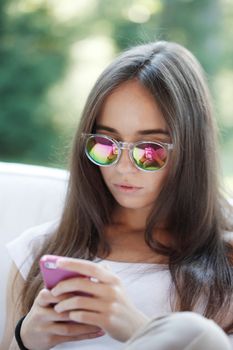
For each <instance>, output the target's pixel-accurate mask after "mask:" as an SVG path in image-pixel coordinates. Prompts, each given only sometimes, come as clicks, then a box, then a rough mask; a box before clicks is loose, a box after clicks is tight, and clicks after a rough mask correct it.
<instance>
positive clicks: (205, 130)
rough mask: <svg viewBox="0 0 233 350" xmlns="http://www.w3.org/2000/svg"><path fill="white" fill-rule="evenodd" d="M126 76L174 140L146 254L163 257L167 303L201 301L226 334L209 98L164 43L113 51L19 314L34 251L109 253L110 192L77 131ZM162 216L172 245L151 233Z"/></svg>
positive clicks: (226, 249)
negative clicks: (150, 100) (169, 286)
mask: <svg viewBox="0 0 233 350" xmlns="http://www.w3.org/2000/svg"><path fill="white" fill-rule="evenodd" d="M130 79H137V81H138V82H140V83H141V84H142V85H143V86H144V87H146V88H147V89H148V90H149V91H150V93H151V94H152V95H153V96H154V98H155V100H156V102H157V104H158V105H159V106H160V108H161V111H162V113H163V116H164V118H165V120H166V123H167V125H168V128H169V131H170V135H171V139H172V142H173V144H174V150H173V152H172V156H171V158H170V166H169V169H170V171H169V174H168V176H167V178H166V182H165V184H164V186H163V188H162V189H161V192H160V194H159V198H157V200H156V203H154V207H153V210H152V211H151V214H150V216H149V217H148V220H147V226H146V228H145V241H146V243H147V244H148V246H150V247H151V249H153V250H154V251H155V253H160V254H163V255H166V256H168V257H169V269H170V272H171V276H172V281H173V285H174V286H175V290H176V296H177V297H176V303H175V305H173V309H174V310H178V311H185V310H196V309H197V307H198V305H199V304H200V302H201V301H202V300H205V302H204V304H203V305H204V306H205V307H204V312H203V314H204V316H206V317H208V318H212V319H214V320H215V321H216V322H218V323H219V324H220V325H221V326H222V327H223V328H224V329H225V330H226V331H227V332H231V331H233V317H232V316H231V317H230V318H229V320H228V321H227V322H226V319H225V320H224V317H225V316H226V314H229V313H228V311H229V305H230V301H231V298H232V291H233V273H232V248H231V246H230V244H229V243H227V242H226V241H225V240H224V231H227V230H229V231H230V230H232V227H230V223H228V218H227V215H226V214H225V213H226V201H225V200H224V199H223V197H222V195H221V193H220V186H219V179H218V160H217V155H216V148H217V147H216V127H215V123H214V119H213V111H212V109H211V103H210V97H209V93H208V89H207V84H206V82H205V78H204V73H203V71H202V68H201V67H200V65H199V63H198V62H197V60H196V59H195V58H194V56H193V55H192V54H191V53H190V52H189V51H188V50H187V49H185V48H184V47H182V46H180V45H178V44H176V43H171V42H164V41H161V42H156V43H149V44H144V45H140V46H137V47H134V48H132V49H129V50H127V51H126V52H124V53H122V54H121V55H120V56H119V57H117V58H116V59H115V60H114V61H113V63H112V64H110V65H109V66H108V67H107V69H106V70H105V71H104V72H103V73H102V75H101V76H100V77H99V79H98V80H97V82H96V84H95V86H94V87H93V89H92V91H91V92H90V95H89V97H88V99H87V102H86V106H85V108H84V111H83V115H82V118H81V121H80V125H79V128H78V130H77V133H76V136H75V139H74V144H73V151H72V158H71V165H70V180H69V186H68V192H67V198H66V203H65V207H64V212H63V215H62V217H61V220H60V224H59V226H58V229H57V230H56V232H54V233H53V234H52V235H51V236H50V237H49V238H48V239H46V241H45V242H44V245H43V248H42V249H41V251H40V252H39V254H38V256H37V257H36V258H35V261H34V263H33V265H32V267H31V270H30V273H29V275H28V278H27V281H26V284H25V288H24V291H23V295H22V306H23V312H24V313H26V312H28V311H29V309H30V308H31V306H32V304H33V301H34V298H35V296H36V294H37V293H38V291H39V290H40V288H41V286H42V281H41V276H40V272H39V268H38V259H39V257H40V256H41V255H42V254H45V253H46V254H57V255H63V256H70V257H79V258H84V259H89V260H93V259H94V258H95V257H96V256H97V254H98V251H99V249H100V248H101V251H103V252H104V256H105V257H107V256H108V254H109V252H110V246H109V245H108V242H107V241H106V239H105V238H104V234H103V230H104V227H105V225H108V224H110V223H111V214H112V210H113V205H114V199H113V197H112V195H111V194H110V192H109V191H108V189H107V187H106V186H105V183H104V181H103V179H102V177H101V174H100V171H99V168H98V167H97V166H95V165H93V164H92V163H90V162H89V160H88V159H87V158H86V156H85V154H84V141H83V138H82V133H83V132H84V133H91V132H93V131H95V121H96V118H97V116H98V115H99V113H100V110H101V106H102V105H103V103H104V101H105V100H106V98H107V97H108V96H109V94H110V93H112V92H113V90H114V89H116V88H117V87H119V86H120V85H121V84H122V83H124V82H126V81H128V80H130ZM100 203H101V205H100ZM230 213H231V209H230ZM164 221H165V222H166V223H167V226H168V228H169V230H170V232H172V236H173V238H174V244H173V246H172V247H166V246H164V245H162V244H160V243H159V242H157V241H156V240H155V239H154V238H153V232H154V230H155V228H156V226H157V225H158V223H159V222H164ZM203 298H204V299H203Z"/></svg>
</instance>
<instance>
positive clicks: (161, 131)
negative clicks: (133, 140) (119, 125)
mask: <svg viewBox="0 0 233 350" xmlns="http://www.w3.org/2000/svg"><path fill="white" fill-rule="evenodd" d="M99 129H101V130H105V131H109V132H113V133H115V134H119V132H118V131H117V130H116V129H114V128H110V127H109V126H106V125H101V124H97V125H96V130H99ZM136 134H138V135H152V134H163V135H168V136H169V135H170V134H169V132H168V131H167V130H165V129H161V128H158V129H146V130H138V131H137V132H136Z"/></svg>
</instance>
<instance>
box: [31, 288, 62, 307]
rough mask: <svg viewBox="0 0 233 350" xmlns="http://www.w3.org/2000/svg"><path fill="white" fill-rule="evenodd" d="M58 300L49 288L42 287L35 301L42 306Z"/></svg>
mask: <svg viewBox="0 0 233 350" xmlns="http://www.w3.org/2000/svg"><path fill="white" fill-rule="evenodd" d="M56 302H57V296H55V295H53V294H52V293H51V292H50V291H49V290H48V289H42V290H41V291H40V292H39V294H38V296H37V297H36V299H35V303H36V304H38V305H39V306H42V307H48V306H50V305H51V304H54V303H56Z"/></svg>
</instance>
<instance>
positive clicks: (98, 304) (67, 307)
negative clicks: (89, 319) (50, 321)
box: [54, 297, 108, 313]
mask: <svg viewBox="0 0 233 350" xmlns="http://www.w3.org/2000/svg"><path fill="white" fill-rule="evenodd" d="M107 308H108V304H107V303H106V302H103V301H101V300H99V299H96V298H85V297H73V298H69V299H65V300H63V301H61V302H60V303H58V304H57V305H55V306H54V310H55V311H56V312H58V313H60V312H67V311H71V310H89V311H95V312H105V311H106V309H107Z"/></svg>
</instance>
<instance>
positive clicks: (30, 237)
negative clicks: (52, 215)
mask: <svg viewBox="0 0 233 350" xmlns="http://www.w3.org/2000/svg"><path fill="white" fill-rule="evenodd" d="M58 223H59V220H56V221H50V222H46V223H44V224H42V225H39V226H35V227H32V228H30V229H28V230H26V231H25V232H23V233H22V234H21V235H20V236H19V237H17V238H16V239H14V240H13V241H11V242H9V243H8V244H7V245H6V248H7V250H8V253H9V255H10V257H11V259H12V261H13V262H14V263H15V265H16V266H17V268H18V269H19V272H20V274H21V275H22V277H23V279H25V280H26V278H27V275H28V273H29V271H30V268H31V266H32V264H33V260H34V253H33V248H34V249H35V246H36V250H37V251H38V249H40V247H41V246H42V244H43V242H44V240H45V239H46V237H47V236H48V235H49V234H52V233H53V232H54V230H56V228H57V226H58Z"/></svg>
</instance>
